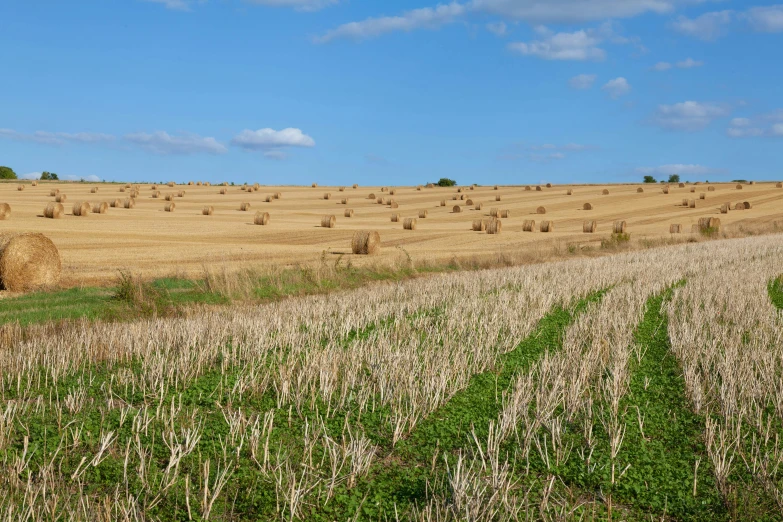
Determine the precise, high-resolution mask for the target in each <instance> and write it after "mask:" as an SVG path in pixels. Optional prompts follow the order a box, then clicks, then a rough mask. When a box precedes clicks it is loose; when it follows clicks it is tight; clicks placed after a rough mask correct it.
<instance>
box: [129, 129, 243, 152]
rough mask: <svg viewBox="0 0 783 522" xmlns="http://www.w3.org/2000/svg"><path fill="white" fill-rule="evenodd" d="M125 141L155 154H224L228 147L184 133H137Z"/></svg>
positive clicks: (210, 139)
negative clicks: (176, 134)
mask: <svg viewBox="0 0 783 522" xmlns="http://www.w3.org/2000/svg"><path fill="white" fill-rule="evenodd" d="M125 140H127V141H129V142H130V143H133V144H134V145H138V146H139V147H141V148H143V149H145V150H148V151H150V152H154V153H155V154H164V155H168V154H198V153H202V152H205V153H208V154H224V153H226V152H227V149H226V146H225V145H223V144H222V143H219V142H218V141H217V140H216V139H215V138H209V137H206V138H205V137H202V136H199V135H197V134H190V133H182V134H180V135H178V136H172V135H170V134H169V133H167V132H164V131H155V132H153V133H146V132H137V133H132V134H126V135H125Z"/></svg>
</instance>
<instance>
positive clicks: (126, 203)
mask: <svg viewBox="0 0 783 522" xmlns="http://www.w3.org/2000/svg"><path fill="white" fill-rule="evenodd" d="M122 206H123V207H125V208H133V207H135V206H136V201H135V200H133V199H126V200H125V201H123V202H122Z"/></svg>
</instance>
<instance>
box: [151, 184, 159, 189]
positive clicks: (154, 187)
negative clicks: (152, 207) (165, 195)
mask: <svg viewBox="0 0 783 522" xmlns="http://www.w3.org/2000/svg"><path fill="white" fill-rule="evenodd" d="M150 190H158V186H157V185H150Z"/></svg>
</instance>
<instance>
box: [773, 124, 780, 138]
mask: <svg viewBox="0 0 783 522" xmlns="http://www.w3.org/2000/svg"><path fill="white" fill-rule="evenodd" d="M772 134H774V135H775V136H783V123H776V124H775V125H773V126H772Z"/></svg>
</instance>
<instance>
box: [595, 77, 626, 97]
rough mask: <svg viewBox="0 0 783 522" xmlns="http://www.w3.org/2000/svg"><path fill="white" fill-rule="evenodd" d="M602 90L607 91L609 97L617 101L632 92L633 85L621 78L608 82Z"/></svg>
mask: <svg viewBox="0 0 783 522" xmlns="http://www.w3.org/2000/svg"><path fill="white" fill-rule="evenodd" d="M601 90H604V91H606V92H607V93H609V96H611V97H612V98H615V99H616V98H619V97H620V96H625V95H626V94H628V93H629V92H631V84H630V83H628V80H626V79H625V78H623V77H622V76H621V77H619V78H615V79H614V80H609V81H608V82H606V84H605V85H604V86H603V87H601Z"/></svg>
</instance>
